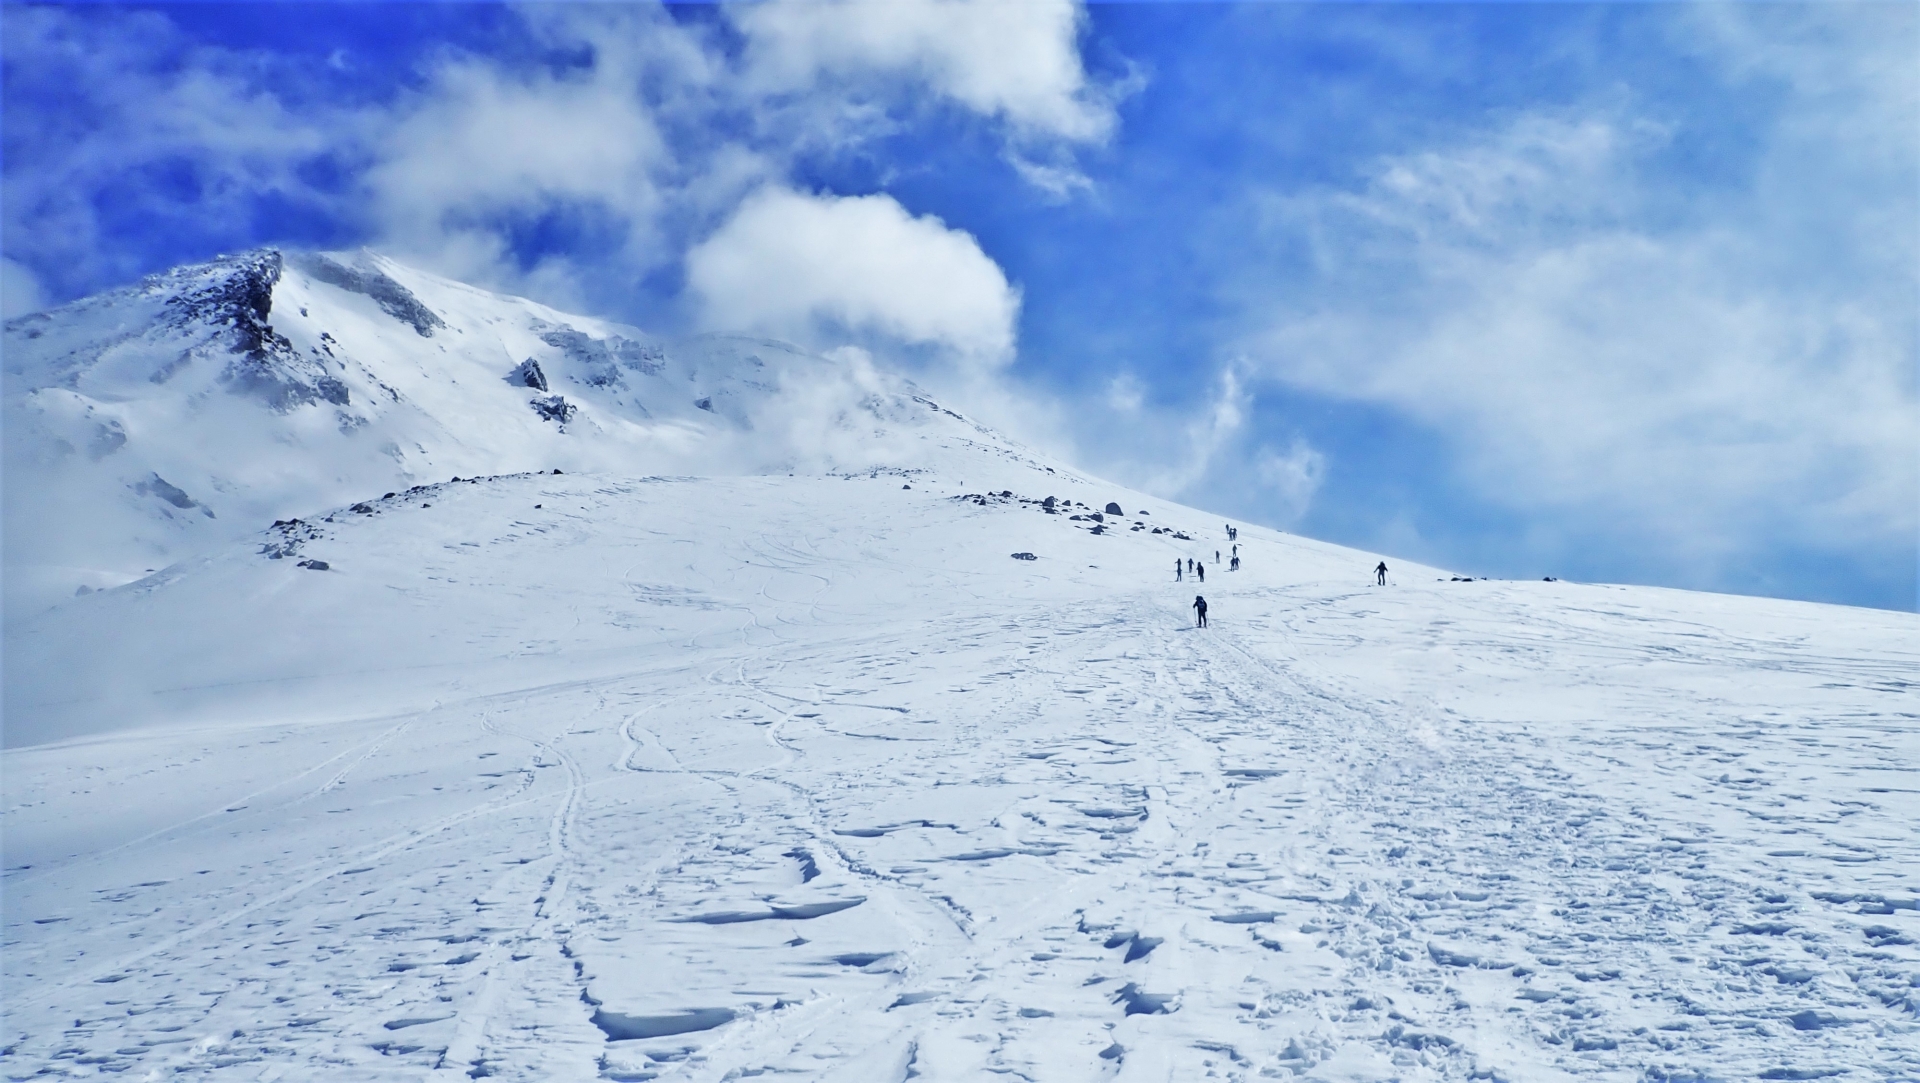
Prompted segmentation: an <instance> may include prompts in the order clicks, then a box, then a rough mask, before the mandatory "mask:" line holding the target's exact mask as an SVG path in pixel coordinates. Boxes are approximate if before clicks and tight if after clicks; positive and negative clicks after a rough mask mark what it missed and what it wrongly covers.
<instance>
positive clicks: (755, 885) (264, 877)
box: [0, 473, 1920, 1083]
mask: <svg viewBox="0 0 1920 1083" xmlns="http://www.w3.org/2000/svg"><path fill="white" fill-rule="evenodd" d="M1013 476H1014V475H1013V474H1011V473H1009V474H1008V477H1009V478H1012V477H1013ZM1028 476H1029V477H1030V478H1031V477H1037V476H1038V475H1028ZM994 481H995V479H994V478H991V477H985V476H983V477H980V478H973V479H962V478H958V477H942V476H937V475H913V476H908V477H902V476H890V475H888V474H886V473H879V474H877V475H875V476H867V475H865V474H862V475H861V476H859V477H856V478H804V477H803V478H794V479H789V478H784V477H781V478H761V479H731V480H692V479H679V480H673V479H664V480H663V479H648V480H627V479H619V478H614V477H610V476H599V475H574V474H567V475H563V476H558V477H556V476H552V475H525V476H517V477H505V478H499V479H488V480H483V481H479V482H463V483H461V484H458V485H449V484H443V485H439V486H435V487H432V488H429V489H426V490H423V491H421V492H419V493H415V494H412V495H409V496H402V497H396V498H395V499H393V500H387V501H375V502H373V503H372V505H370V506H371V507H372V509H373V510H372V511H370V512H368V513H353V512H350V511H347V510H345V509H341V510H339V511H336V512H335V513H334V514H333V521H332V522H326V521H324V520H323V519H320V518H319V517H315V518H314V519H313V525H314V527H315V531H314V532H315V533H316V534H317V535H318V537H315V538H313V539H311V540H307V541H304V542H302V543H301V544H300V545H299V546H298V551H297V552H294V553H289V554H287V555H286V556H284V557H283V558H282V559H270V558H269V556H268V555H264V554H262V553H261V552H259V550H260V548H261V547H262V546H263V545H265V544H268V543H270V542H272V541H273V540H274V539H276V538H281V537H282V536H283V533H284V532H275V533H272V534H270V535H264V536H261V537H257V538H255V539H253V540H251V541H249V542H247V543H245V544H243V545H239V546H236V547H234V548H232V549H230V550H228V551H226V552H224V553H222V554H220V555H217V556H214V557H211V558H208V559H204V560H200V561H197V562H189V563H188V564H186V565H182V566H180V567H177V568H174V569H171V570H169V571H167V572H164V573H162V574H160V575H156V576H154V577H152V578H150V579H147V580H143V581H140V582H137V583H133V584H130V585H128V586H124V587H120V588H116V589H114V590H110V591H105V592H101V593H98V594H94V595H89V596H87V597H83V598H78V599H75V600H73V601H72V602H69V603H67V604H65V605H62V606H60V607H58V608H55V609H53V610H52V611H50V612H49V613H46V614H44V615H42V616H41V617H38V618H35V619H33V620H32V621H29V622H27V623H25V624H24V625H22V626H21V627H19V628H16V629H14V630H13V635H12V636H11V638H10V639H9V642H8V678H7V679H8V694H9V703H8V718H7V722H8V727H9V740H10V742H12V743H14V744H15V745H16V746H18V745H20V744H21V743H22V742H31V741H36V740H45V739H47V738H48V737H50V736H53V735H57V734H61V733H82V732H85V733H91V734H93V736H88V737H79V738H72V739H69V740H68V741H67V742H66V743H57V744H47V745H39V746H33V747H14V748H12V749H10V750H9V751H8V752H6V754H5V758H4V765H5V795H6V819H5V829H6V836H5V850H6V863H7V869H6V873H5V880H4V888H5V894H4V901H5V937H6V941H5V952H4V966H5V973H4V979H5V993H4V996H5V1005H6V1021H5V1028H6V1030H5V1036H4V1039H0V1040H3V1041H4V1043H5V1044H4V1046H3V1047H0V1050H3V1052H0V1073H4V1075H5V1076H6V1077H7V1078H16V1079H18V1078H27V1077H33V1076H36V1075H39V1074H48V1075H53V1076H56V1077H57V1076H62V1075H69V1076H86V1075H91V1074H95V1073H117V1075H118V1078H122V1079H142V1078H156V1079H159V1078H174V1077H179V1078H193V1079H209V1080H225V1079H235V1080H241V1079H245V1080H254V1079H285V1080H310V1079H328V1080H340V1079H369V1080H372V1079H382V1080H386V1079H408V1078H421V1077H426V1076H429V1075H431V1074H433V1073H434V1072H436V1070H437V1071H439V1072H441V1073H443V1074H444V1075H445V1076H446V1077H448V1078H464V1077H474V1078H482V1077H484V1078H495V1079H514V1080H592V1079H619V1080H642V1079H662V1080H720V1079H744V1078H749V1077H769V1078H787V1079H834V1080H849V1081H862V1083H871V1081H894V1080H904V1079H908V1078H913V1079H921V1080H980V1079H1030V1080H1041V1081H1055V1080H1060V1081H1067V1080H1085V1079H1108V1078H1113V1079H1152V1080H1169V1079H1173V1080H1198V1079H1207V1078H1218V1079H1287V1078H1295V1077H1304V1078H1308V1079H1324V1080H1388V1079H1404V1080H1426V1079H1449V1080H1452V1079H1469V1078H1483V1079H1485V1078H1492V1079H1506V1080H1515V1081H1522V1080H1557V1079H1583V1080H1584V1079H1606V1080H1751V1079H1810V1078H1833V1079H1839V1080H1896V1079H1913V1078H1916V1077H1920V987H1917V983H1920V946H1916V941H1920V912H1916V910H1915V905H1916V904H1915V898H1916V894H1917V893H1920V840H1917V829H1916V827H1915V824H1916V822H1920V796H1917V794H1920V737H1916V712H1917V710H1920V697H1916V695H1915V687H1914V682H1915V675H1916V674H1920V647H1917V643H1920V620H1916V618H1915V617H1913V616H1912V615H1907V614H1892V613H1881V612H1872V611H1865V610H1854V609H1841V608H1837V607H1823V606H1814V605H1805V604H1796V603H1786V602H1772V601H1765V600H1756V599H1747V598H1731V597H1720V596H1711V595H1700V594H1688V593H1681V592H1673V591H1662V590H1652V589H1642V588H1619V587H1604V586H1586V585H1576V584H1567V583H1539V582H1528V583H1499V582H1484V581H1482V582H1470V583H1469V582H1455V581H1451V580H1450V578H1449V577H1447V576H1446V575H1445V574H1444V573H1440V572H1436V571H1433V570H1430V569H1416V568H1411V567H1396V569H1395V582H1394V584H1393V585H1392V586H1389V587H1385V588H1381V587H1374V586H1372V585H1370V582H1369V581H1370V572H1369V569H1370V568H1371V561H1372V560H1373V559H1375V558H1374V557H1373V556H1372V555H1371V554H1357V553H1353V552H1351V551H1347V550H1341V549H1337V548H1335V547H1332V546H1326V545H1320V544H1317V543H1313V542H1308V541H1304V540H1301V539H1296V538H1291V537H1288V536H1284V535H1278V534H1273V533H1270V532H1265V531H1258V530H1254V529H1246V530H1243V531H1241V534H1240V544H1241V555H1242V556H1243V557H1244V558H1245V559H1246V561H1247V563H1246V568H1245V570H1243V571H1241V572H1239V573H1237V574H1234V573H1226V572H1223V571H1219V570H1215V569H1214V568H1213V567H1212V563H1213V562H1212V559H1211V558H1212V554H1213V552H1214V550H1216V549H1219V550H1222V551H1225V550H1227V549H1228V547H1229V544H1230V543H1229V542H1228V541H1227V540H1226V539H1225V537H1224V536H1223V530H1222V526H1221V524H1219V523H1217V522H1213V521H1211V519H1210V518H1209V517H1204V516H1201V515H1199V514H1198V513H1194V512H1190V511H1187V510H1185V509H1181V508H1178V507H1177V506H1172V505H1164V504H1160V503H1156V502H1151V501H1148V502H1147V505H1148V507H1149V508H1150V510H1151V511H1152V514H1151V515H1150V516H1147V517H1144V518H1142V517H1138V516H1136V515H1132V514H1130V515H1128V516H1127V517H1126V518H1125V519H1124V520H1121V521H1120V522H1118V523H1115V522H1114V521H1113V520H1112V518H1111V517H1109V520H1108V522H1107V523H1106V524H1103V525H1104V526H1105V527H1107V528H1108V532H1107V533H1104V534H1102V535H1100V536H1094V535H1092V534H1091V533H1090V532H1089V531H1090V528H1091V527H1092V526H1094V525H1096V524H1094V523H1093V522H1092V521H1091V520H1087V519H1081V520H1078V521H1076V520H1073V519H1071V518H1069V516H1068V514H1058V515H1048V514H1046V513H1045V512H1044V511H1042V510H1041V509H1040V508H1039V507H1037V506H1036V505H1034V504H1031V503H1022V502H1021V500H1020V499H1019V498H1022V497H1024V498H1028V499H1035V498H1039V497H1043V496H1046V495H1049V491H1042V487H1043V485H1044V484H1046V483H1043V482H1040V481H1030V482H1029V483H1028V484H1027V485H1025V486H1020V485H1016V484H1015V483H1014V482H1013V481H1011V480H1009V481H1007V482H1006V484H1007V485H1008V486H1010V487H1012V488H1013V489H1014V490H1015V496H1014V497H1013V498H1009V499H993V500H984V501H975V500H958V499H955V497H956V496H957V495H958V494H960V493H963V492H971V491H984V490H985V487H986V486H987V484H989V483H990V482H994ZM908 485H910V486H911V488H906V487H904V486H908ZM1022 490H1024V491H1022ZM1051 494H1052V495H1057V496H1061V497H1063V498H1072V499H1075V500H1079V501H1083V502H1085V503H1086V504H1089V505H1092V506H1093V507H1095V508H1098V507H1101V506H1103V505H1104V502H1105V501H1106V500H1107V499H1119V500H1122V501H1123V502H1126V503H1127V509H1128V511H1129V512H1130V513H1131V512H1134V511H1136V510H1137V509H1136V508H1135V507H1134V506H1133V504H1134V503H1136V502H1140V501H1142V500H1144V498H1140V497H1137V496H1134V495H1132V494H1126V493H1124V492H1121V491H1119V490H1112V491H1107V490H1098V489H1095V488H1094V487H1092V486H1086V485H1075V484H1070V483H1067V482H1061V483H1059V484H1057V485H1054V486H1053V487H1052V489H1051ZM369 495H377V494H369ZM429 505H430V506H429ZM535 505H540V507H538V508H536V506H535ZM1070 510H1071V511H1072V512H1073V513H1081V512H1082V509H1080V508H1073V509H1070ZM1134 522H1140V523H1143V524H1149V527H1148V528H1146V529H1142V530H1138V531H1135V530H1133V529H1131V527H1132V524H1133V523H1134ZM1154 525H1157V526H1160V527H1162V528H1166V527H1175V528H1179V529H1182V530H1185V531H1188V532H1189V533H1190V534H1191V536H1192V540H1191V541H1181V540H1178V539H1174V538H1172V537H1171V536H1170V535H1167V534H1154V533H1152V532H1151V526H1154ZM1022 551H1025V552H1032V553H1034V554H1035V555H1036V557H1037V559H1036V560H1033V561H1024V560H1014V559H1010V554H1011V553H1014V552H1022ZM1176 556H1183V557H1184V556H1200V557H1204V558H1206V562H1207V563H1208V564H1209V566H1210V567H1209V572H1210V574H1209V579H1208V582H1207V583H1206V584H1205V585H1204V586H1198V585H1196V584H1195V583H1193V582H1192V581H1191V579H1189V580H1188V581H1186V582H1181V583H1175V582H1173V580H1172V575H1171V563H1172V560H1173V559H1174V557H1176ZM299 559H317V560H324V561H326V562H327V563H328V564H329V568H328V569H327V570H325V571H315V570H311V569H308V568H303V567H300V566H299V565H298V564H297V563H296V561H297V560H299ZM1196 592H1201V593H1205V594H1206V595H1207V597H1208V599H1209V601H1210V602H1211V603H1212V617H1213V627H1211V628H1209V629H1207V630H1205V631H1198V630H1195V629H1194V628H1192V627H1191V625H1192V623H1193V621H1192V617H1191V613H1190V610H1189V608H1188V606H1189V604H1190V602H1191V600H1192V598H1193V595H1194V594H1195V593H1196Z"/></svg>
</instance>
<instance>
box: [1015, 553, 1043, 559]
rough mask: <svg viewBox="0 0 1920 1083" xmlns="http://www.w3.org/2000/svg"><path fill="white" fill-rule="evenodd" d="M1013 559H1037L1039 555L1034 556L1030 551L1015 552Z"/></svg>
mask: <svg viewBox="0 0 1920 1083" xmlns="http://www.w3.org/2000/svg"><path fill="white" fill-rule="evenodd" d="M1013 559H1015V560H1039V559H1040V558H1039V557H1036V556H1034V555H1033V554H1032V553H1015V554H1013Z"/></svg>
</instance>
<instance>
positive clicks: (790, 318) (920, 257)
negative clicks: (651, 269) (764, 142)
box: [687, 188, 1020, 369]
mask: <svg viewBox="0 0 1920 1083" xmlns="http://www.w3.org/2000/svg"><path fill="white" fill-rule="evenodd" d="M687 282H688V287H689V290H690V291H691V293H692V294H693V295H694V296H695V297H696V298H697V299H698V302H699V304H700V305H701V308H702V311H703V320H704V322H705V324H706V325H707V326H709V327H713V328H716V329H728V330H751V331H756V332H759V333H763V334H769V335H774V336H778V337H782V338H787V339H790V340H793V341H796V342H802V343H807V344H810V345H814V346H816V347H827V346H833V345H841V344H844V343H845V342H846V340H847V338H848V337H851V338H854V339H859V340H869V339H875V340H879V341H881V342H885V343H896V344H901V345H905V346H908V347H921V348H927V349H931V350H933V351H935V352H936V353H938V354H939V355H941V356H943V357H945V358H948V359H950V360H953V361H956V362H959V363H960V364H961V365H962V366H963V367H968V368H976V369H977V368H993V367H996V366H999V365H1002V364H1004V363H1005V362H1006V361H1008V360H1009V359H1010V358H1011V356H1012V351H1013V344H1014V331H1015V328H1014V321H1015V317H1016V316H1017V314H1018V311H1019V306H1020V296H1019V292H1018V291H1017V290H1015V289H1014V288H1013V286H1011V285H1010V284H1009V283H1008V282H1007V279H1006V276H1005V275H1004V274H1002V273H1001V271H1000V268H999V266H998V265H996V264H995V263H994V262H993V260H992V259H990V258H988V256H987V254H986V253H985V252H983V251H981V250H980V246H979V244H978V243H977V242H976V241H975V240H974V239H973V237H972V236H971V235H969V234H967V233H964V232H962V231H959V230H955V229H951V228H949V227H948V226H947V225H946V224H945V223H943V222H941V221H940V220H939V219H938V218H935V217H933V216H931V215H928V216H923V217H918V218H916V217H914V216H913V215H911V214H910V213H908V212H907V210H906V208H904V207H902V206H901V205H900V204H899V203H897V202H895V201H894V200H893V199H892V197H890V196H885V195H872V196H853V197H841V196H832V195H807V194H803V193H799V192H794V191H791V190H789V189H784V188H768V189H765V190H763V191H760V192H758V193H756V194H754V195H753V196H751V197H749V198H748V199H747V200H746V201H745V202H743V203H742V204H741V205H740V208H739V210H738V211H737V212H736V213H735V214H734V215H733V217H732V218H730V219H728V220H727V222H726V223H724V224H723V225H722V226H720V228H719V229H718V230H716V231H715V232H714V233H713V235H712V236H710V237H708V238H707V239H706V240H705V241H703V242H702V243H701V244H700V245H699V246H697V247H696V248H694V249H693V250H692V251H691V252H690V253H688V255H687Z"/></svg>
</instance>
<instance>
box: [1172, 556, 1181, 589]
mask: <svg viewBox="0 0 1920 1083" xmlns="http://www.w3.org/2000/svg"><path fill="white" fill-rule="evenodd" d="M1173 581H1174V582H1176V583H1178V582H1179V581H1180V558H1179V557H1174V558H1173Z"/></svg>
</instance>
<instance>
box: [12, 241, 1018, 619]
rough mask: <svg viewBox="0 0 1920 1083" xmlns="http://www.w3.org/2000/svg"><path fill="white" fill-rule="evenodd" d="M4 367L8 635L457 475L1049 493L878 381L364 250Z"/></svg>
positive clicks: (970, 426)
mask: <svg viewBox="0 0 1920 1083" xmlns="http://www.w3.org/2000/svg"><path fill="white" fill-rule="evenodd" d="M5 346H6V367H7V376H8V382H7V388H6V398H5V403H4V409H5V420H6V455H7V463H8V471H9V473H8V486H7V491H6V512H7V524H8V525H7V539H6V540H7V547H8V554H9V557H8V563H7V576H8V583H7V597H8V602H9V606H10V608H14V609H15V611H18V607H20V606H23V605H24V606H25V607H26V608H27V609H28V610H31V609H34V608H37V607H39V606H41V605H44V604H48V603H50V602H52V601H54V600H57V599H58V598H60V597H65V596H70V595H71V594H73V593H74V591H75V590H76V589H78V588H80V587H90V588H96V589H97V588H99V587H103V586H111V585H114V584H116V583H119V582H125V581H127V580H129V579H131V578H137V577H139V576H140V575H143V574H145V573H146V572H147V571H148V570H150V569H153V568H156V567H160V566H164V565H166V564H168V563H171V562H172V561H174V560H177V559H179V558H180V557H181V556H184V555H185V554H187V553H190V552H194V551H198V550H199V549H202V548H204V547H205V546H207V545H209V544H215V543H218V542H221V541H225V540H230V539H231V538H232V537H234V536H236V534H235V532H236V531H245V530H250V529H255V528H258V527H259V526H261V525H263V524H265V523H268V522H271V521H272V520H274V519H277V518H284V517H287V516H293V515H299V514H305V513H311V512H312V511H313V510H315V509H317V508H323V507H326V506H330V505H337V504H341V503H345V502H349V501H352V500H357V499H361V498H363V497H364V496H365V495H366V494H367V493H369V492H371V493H378V492H381V491H385V490H390V489H403V488H406V487H408V486H410V485H414V484H418V483H420V482H423V481H433V480H443V479H445V478H446V477H448V476H450V475H454V474H463V475H472V474H505V473H512V472H516V471H525V470H537V469H546V468H551V467H563V468H566V469H569V470H596V469H598V470H608V471H612V472H616V473H621V474H625V475H629V476H638V475H646V474H663V473H664V474H760V473H781V474H785V473H830V472H834V471H848V470H863V469H868V468H872V467H879V466H888V467H929V466H933V465H935V464H938V463H947V464H950V465H956V466H959V465H964V464H966V463H971V462H977V461H981V460H982V459H983V457H984V458H985V459H991V460H993V461H994V462H996V463H1008V462H1014V463H1024V464H1027V465H1028V466H1029V467H1031V468H1034V469H1045V464H1041V463H1039V462H1038V461H1037V460H1035V459H1034V458H1033V456H1032V455H1031V454H1029V453H1028V452H1026V451H1025V450H1024V449H1021V448H1018V447H1017V446H1015V445H1013V444H1011V443H1010V442H1008V441H1007V440H1005V439H1004V438H1003V437H1001V436H999V435H998V434H997V433H994V432H992V431H991V430H989V429H986V428H984V427H982V426H979V425H977V424H975V423H973V422H971V421H969V420H967V419H966V418H965V417H964V416H962V415H961V414H959V413H956V412H954V411H952V410H949V409H946V408H944V407H941V406H938V405H937V404H935V403H934V402H933V400H932V399H931V398H930V397H928V396H927V395H925V394H924V393H923V392H920V391H919V390H918V389H917V388H916V387H915V386H914V385H913V384H912V383H911V382H910V381H908V380H906V379H905V378H903V377H901V376H900V375H898V374H895V373H890V372H887V371H885V370H878V369H873V368H871V367H870V366H864V365H854V364H851V363H848V362H846V361H844V360H836V359H832V358H826V357H821V356H818V355H815V354H812V353H808V352H807V351H804V350H801V349H798V348H796V347H794V346H792V345H789V344H786V343H779V342H772V341H767V340H761V339H746V338H736V337H729V336H721V335H707V336H700V337H696V338H689V339H684V340H677V341H676V340H668V339H664V338H660V337H657V336H653V335H650V334H648V333H647V332H644V331H642V330H640V329H638V328H635V327H630V326H627V325H624V324H619V323H614V322H611V321H607V320H601V319H596V318H592V317H587V316H580V315H574V314H569V313H564V312H560V311H557V310H555V309H552V308H549V307H547V306H545V305H541V304H538V303H536V302H533V301H530V300H527V299H524V298H519V297H511V296H504V295H500V294H494V293H490V292H487V291H485V290H481V289H476V288H474V287H471V286H467V285H464V284H462V283H458V282H453V281H450V280H448V279H444V278H441V277H438V276H436V275H432V274H429V273H427V272H423V271H419V270H417V269H414V268H411V267H407V266H405V265H404V264H401V263H398V262H396V261H394V260H392V259H391V258H388V257H386V256H382V255H380V254H378V253H375V252H372V251H369V250H364V249H363V250H360V251H357V252H301V251H282V250H279V249H273V248H266V249H258V250H254V251H249V252H242V253H238V254H234V255H223V256H220V257H217V258H215V259H213V260H210V261H207V262H205V263H199V264H193V265H189V266H182V267H178V268H174V269H173V270H170V271H166V272H163V273H160V274H156V275H153V276H150V277H148V278H146V279H144V280H142V281H141V282H138V283H135V284H134V285H131V286H128V287H125V288H122V289H118V290H113V291H109V292H106V293H102V294H99V295H96V296H93V297H89V298H84V299H82V300H79V301H75V302H73V303H71V304H68V305H64V306H62V307H60V308H57V309H53V310H51V311H48V312H42V313H35V314H33V315H29V316H24V317H19V318H16V319H13V320H9V321H8V322H7V323H6V325H5ZM976 473H977V471H976ZM964 475H965V471H964V470H963V471H962V476H964ZM172 494H177V495H172Z"/></svg>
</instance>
